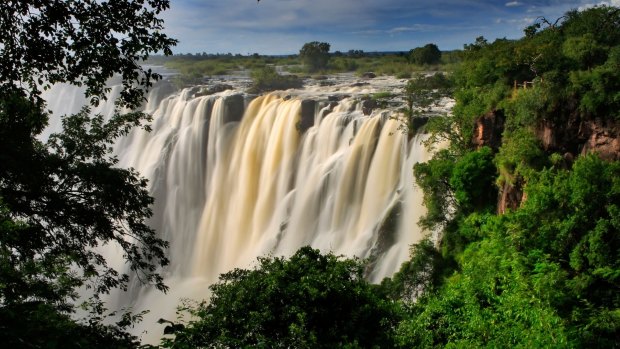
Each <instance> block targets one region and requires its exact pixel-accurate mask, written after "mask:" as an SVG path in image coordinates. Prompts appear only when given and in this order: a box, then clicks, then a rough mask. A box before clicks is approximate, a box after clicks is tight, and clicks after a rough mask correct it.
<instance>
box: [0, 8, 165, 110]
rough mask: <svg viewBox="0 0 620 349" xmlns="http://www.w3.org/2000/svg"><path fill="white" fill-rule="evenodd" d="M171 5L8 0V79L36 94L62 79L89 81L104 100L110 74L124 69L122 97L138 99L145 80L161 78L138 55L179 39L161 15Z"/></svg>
mask: <svg viewBox="0 0 620 349" xmlns="http://www.w3.org/2000/svg"><path fill="white" fill-rule="evenodd" d="M169 5H170V4H169V1H168V0H136V1H127V0H121V1H113V2H100V1H95V0H83V1H81V2H79V3H75V2H74V1H69V0H60V1H51V0H43V1H35V0H7V1H2V3H1V4H0V13H2V16H3V18H4V19H6V20H3V21H2V23H3V24H2V28H1V29H0V30H1V34H2V39H1V40H2V45H1V46H0V53H1V54H0V87H1V89H2V90H3V91H5V93H6V91H7V90H9V91H11V93H13V92H14V90H16V89H17V90H22V91H23V90H28V91H29V92H30V93H32V94H34V95H36V94H37V92H38V91H39V89H40V88H41V87H43V88H47V87H49V86H51V85H52V84H55V83H59V82H69V83H75V84H83V85H84V86H85V87H86V93H87V95H88V96H89V97H92V98H93V99H94V101H95V102H96V101H97V100H98V99H99V98H101V97H102V96H103V94H104V92H106V91H107V88H106V81H107V79H109V78H111V77H112V76H113V75H114V74H120V75H121V77H122V81H123V87H124V89H123V92H122V94H121V101H123V102H126V103H128V104H130V105H137V104H138V103H140V102H141V101H142V100H141V98H142V94H143V90H142V88H143V87H149V86H150V84H151V82H152V80H153V78H158V76H157V75H156V74H154V73H152V72H151V70H146V71H144V70H143V69H142V68H141V67H140V66H139V65H138V63H137V62H138V61H140V60H143V59H146V58H148V56H149V53H151V52H157V51H163V53H164V54H171V51H170V46H172V45H174V43H175V42H176V41H175V40H173V39H170V38H168V37H167V36H166V35H165V34H162V33H161V32H160V30H161V29H162V28H163V20H162V19H160V18H158V17H157V16H158V15H159V14H160V13H161V12H162V11H164V10H166V9H167V8H168V7H169ZM18 82H19V83H21V84H20V85H19V86H20V87H18V85H17V83H18ZM134 82H136V83H138V84H134ZM21 86H25V87H23V88H22V87H21Z"/></svg>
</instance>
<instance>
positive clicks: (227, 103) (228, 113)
mask: <svg viewBox="0 0 620 349" xmlns="http://www.w3.org/2000/svg"><path fill="white" fill-rule="evenodd" d="M244 110H245V102H244V97H243V95H241V94H236V95H232V96H227V97H225V99H224V122H233V121H241V118H242V117H243V112H244Z"/></svg>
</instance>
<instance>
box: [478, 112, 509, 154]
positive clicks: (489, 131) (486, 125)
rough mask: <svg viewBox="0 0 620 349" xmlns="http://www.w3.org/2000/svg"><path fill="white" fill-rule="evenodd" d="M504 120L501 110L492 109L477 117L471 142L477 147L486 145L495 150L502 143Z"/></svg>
mask: <svg viewBox="0 0 620 349" xmlns="http://www.w3.org/2000/svg"><path fill="white" fill-rule="evenodd" d="M505 120H506V118H505V116H504V113H503V111H501V110H494V111H491V112H488V113H486V114H485V115H483V116H481V117H479V118H478V119H477V120H476V124H475V126H474V135H473V137H472V143H473V144H474V145H475V146H476V147H477V148H481V147H484V146H488V147H491V148H492V149H494V150H497V149H498V148H499V147H500V146H501V145H502V133H503V132H504V122H505Z"/></svg>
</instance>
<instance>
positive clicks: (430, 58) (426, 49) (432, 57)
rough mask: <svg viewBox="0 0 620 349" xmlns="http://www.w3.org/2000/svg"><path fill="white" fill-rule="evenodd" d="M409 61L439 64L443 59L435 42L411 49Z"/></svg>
mask: <svg viewBox="0 0 620 349" xmlns="http://www.w3.org/2000/svg"><path fill="white" fill-rule="evenodd" d="M409 61H410V62H411V63H414V64H419V65H422V64H437V63H439V62H440V61H441V51H439V47H437V45H435V44H426V45H424V46H423V47H416V48H414V49H412V50H411V51H409Z"/></svg>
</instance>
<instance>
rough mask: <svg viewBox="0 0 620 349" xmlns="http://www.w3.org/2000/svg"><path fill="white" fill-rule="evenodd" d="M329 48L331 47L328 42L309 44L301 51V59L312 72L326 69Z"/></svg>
mask: <svg viewBox="0 0 620 349" xmlns="http://www.w3.org/2000/svg"><path fill="white" fill-rule="evenodd" d="M329 48H330V45H329V44H328V43H326V42H318V41H312V42H308V43H305V44H304V46H303V47H302V48H301V50H300V51H299V57H301V59H302V61H303V62H304V63H305V64H306V65H307V66H308V70H310V71H312V72H314V71H317V70H321V69H325V68H326V67H327V62H329Z"/></svg>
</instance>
